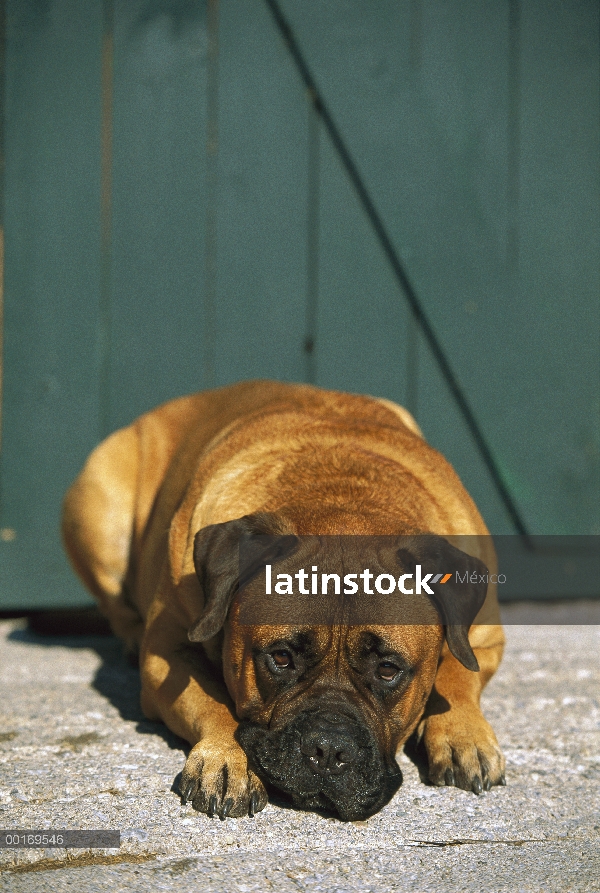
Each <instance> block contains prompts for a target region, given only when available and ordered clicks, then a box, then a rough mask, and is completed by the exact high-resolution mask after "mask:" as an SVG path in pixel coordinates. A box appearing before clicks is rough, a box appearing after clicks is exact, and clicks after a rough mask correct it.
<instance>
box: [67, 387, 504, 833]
mask: <svg viewBox="0 0 600 893" xmlns="http://www.w3.org/2000/svg"><path fill="white" fill-rule="evenodd" d="M63 535H64V541H65V544H66V548H67V551H68V554H69V556H70V558H71V561H72V563H73V565H74V567H75V569H76V571H77V572H78V574H79V575H80V577H81V578H82V580H83V582H84V583H85V585H86V586H87V587H88V588H89V589H90V591H91V592H92V593H93V594H94V595H95V596H96V598H97V599H98V601H99V604H100V608H101V610H102V611H103V612H104V613H105V614H106V616H107V617H108V619H109V620H110V622H111V625H112V627H113V629H114V631H115V633H117V634H118V635H119V636H121V637H122V638H123V640H124V641H125V644H126V647H127V648H128V650H129V651H131V652H133V653H135V654H137V655H139V661H140V670H141V676H142V708H143V710H144V712H145V714H146V715H147V716H148V717H149V718H151V719H162V720H163V721H164V722H165V723H166V724H167V725H168V726H169V728H170V729H171V730H172V731H173V732H175V733H176V734H178V735H180V736H181V737H182V738H184V739H186V740H187V741H189V743H190V745H191V750H190V753H189V756H188V758H187V761H186V764H185V767H184V770H183V774H182V782H181V794H182V797H183V798H184V799H185V800H191V801H192V804H193V806H194V807H195V808H196V809H198V810H200V811H202V812H206V813H208V814H209V815H213V814H218V815H220V816H221V817H223V818H224V817H226V816H232V817H233V816H242V815H248V814H251V815H252V814H254V813H255V812H257V811H258V810H260V809H262V808H263V807H264V806H265V804H266V803H267V789H268V788H271V789H276V790H278V791H281V792H284V794H286V795H287V796H289V797H291V799H292V801H293V803H294V805H295V806H297V807H298V808H303V809H323V810H327V811H329V812H333V813H336V814H337V815H338V816H339V817H340V818H342V819H344V820H354V819H361V818H365V817H367V816H369V815H372V814H373V813H374V812H376V811H377V810H378V809H381V807H382V806H384V805H385V803H387V802H388V800H389V799H390V797H391V796H393V794H394V793H395V791H396V790H397V789H398V787H399V785H400V783H401V779H402V777H401V774H400V770H399V768H398V765H397V763H396V760H395V755H396V753H397V751H398V748H399V747H401V746H402V744H403V743H404V742H405V741H406V740H407V738H408V737H409V736H410V735H411V734H412V733H413V732H416V734H417V737H418V739H419V740H420V741H421V742H422V745H423V747H424V749H425V751H426V753H427V758H428V761H429V779H430V781H431V782H432V783H433V784H436V785H457V786H458V787H461V788H464V789H466V790H471V791H473V792H474V793H481V791H482V790H487V789H489V788H490V787H491V786H492V785H495V784H503V783H504V759H503V757H502V754H501V752H500V750H499V747H498V743H497V741H496V738H495V736H494V733H493V731H492V729H491V727H490V726H489V724H488V723H487V722H486V720H485V719H484V717H483V715H482V713H481V710H480V707H479V697H480V694H481V691H482V689H483V686H484V685H485V684H486V682H487V681H488V680H489V679H490V677H491V676H492V675H493V673H494V672H495V670H496V668H497V666H498V663H499V661H500V658H501V655H502V648H503V642H504V639H503V634H502V629H501V627H500V625H499V612H498V605H497V598H496V591H495V585H494V584H492V583H488V581H489V580H491V579H494V574H495V573H496V572H497V568H496V557H495V554H494V550H493V545H492V542H491V538H490V537H489V535H488V531H487V530H486V527H485V525H484V523H483V521H482V519H481V517H480V515H479V513H478V511H477V509H476V507H475V505H474V504H473V502H472V500H471V499H470V497H469V496H468V494H467V493H466V491H465V489H464V488H463V486H462V484H461V482H460V480H459V479H458V477H457V475H456V474H455V472H454V471H453V470H452V468H451V467H450V466H449V464H448V463H447V462H446V461H445V460H444V459H443V457H442V456H441V455H440V454H439V453H438V452H436V451H435V450H434V449H432V448H431V447H430V446H428V445H427V444H426V443H425V441H424V440H423V437H422V435H421V433H420V431H419V429H418V427H417V425H416V423H415V422H414V420H413V419H412V417H411V416H410V415H409V413H407V412H406V410H404V409H402V408H401V407H399V406H396V405H395V404H393V403H390V402H389V401H386V400H377V399H374V398H371V397H361V396H354V395H349V394H341V393H337V392H333V391H323V390H320V389H318V388H313V387H308V386H304V385H286V384H280V383H276V382H264V381H258V382H244V383H242V384H239V385H235V386H232V387H228V388H223V389H220V390H215V391H209V392H205V393H202V394H197V395H194V396H190V397H183V398H181V399H179V400H174V401H172V402H170V403H167V404H165V405H163V406H161V407H159V408H158V409H155V410H153V411H152V412H149V413H147V414H146V415H144V416H141V417H140V418H139V419H137V420H136V421H135V422H134V423H133V424H132V425H130V426H129V427H128V428H124V429H122V430H121V431H117V432H116V433H115V434H113V435H112V436H111V437H109V438H108V439H107V440H105V441H104V442H103V443H101V444H100V446H99V447H97V449H96V450H94V452H93V453H92V454H91V456H90V457H89V459H88V461H87V462H86V464H85V466H84V468H83V470H82V472H81V474H80V475H79V477H78V478H77V479H76V481H75V482H74V484H73V485H72V487H71V488H70V490H69V492H68V493H67V496H66V498H65V504H64V514H63ZM242 554H243V555H245V556H246V557H245V559H244V560H242V558H241V557H240V556H241V555H242ZM459 581H464V582H462V583H461V582H459Z"/></svg>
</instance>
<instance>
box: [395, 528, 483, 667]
mask: <svg viewBox="0 0 600 893" xmlns="http://www.w3.org/2000/svg"><path fill="white" fill-rule="evenodd" d="M405 539H406V543H404V542H403V545H402V547H401V548H400V549H399V550H398V557H399V558H400V560H401V561H402V563H403V565H404V566H406V565H410V566H411V569H412V568H413V567H414V564H415V563H419V564H421V565H422V567H423V575H424V576H425V574H426V573H430V572H431V571H434V574H433V576H434V577H435V576H437V575H438V574H440V573H441V575H443V576H442V579H443V578H444V576H448V574H451V575H452V576H451V577H450V578H449V579H448V581H447V582H446V583H440V581H439V580H438V582H437V583H433V582H432V581H431V580H430V581H429V583H428V585H429V587H430V589H432V590H433V595H428V598H430V599H431V601H432V602H433V604H434V605H435V607H436V609H437V611H438V613H439V614H440V616H441V618H442V623H443V624H444V628H445V634H446V641H447V643H448V648H449V649H450V651H451V652H452V654H453V655H454V657H455V658H456V659H457V660H459V661H460V662H461V664H462V665H463V666H465V667H466V668H467V669H468V670H473V672H475V673H476V672H478V670H479V664H478V663H477V658H476V657H475V655H474V653H473V649H472V648H471V645H470V643H469V628H470V626H471V624H472V623H473V621H474V620H475V617H476V616H477V614H478V613H479V610H480V608H481V606H482V605H483V603H484V601H485V597H486V595H487V588H488V584H487V579H488V569H487V567H486V566H485V564H484V563H483V561H480V560H479V558H473V557H472V556H471V555H467V553H466V552H462V551H461V550H460V549H457V548H455V547H454V546H452V545H451V544H450V543H449V542H448V540H446V539H444V538H443V537H441V536H436V535H434V534H425V535H423V536H415V537H410V538H409V537H406V538H405ZM415 558H416V561H415Z"/></svg>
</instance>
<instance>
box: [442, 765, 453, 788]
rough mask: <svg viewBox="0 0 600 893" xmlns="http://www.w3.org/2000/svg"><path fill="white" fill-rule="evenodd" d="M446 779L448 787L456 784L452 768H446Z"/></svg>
mask: <svg viewBox="0 0 600 893" xmlns="http://www.w3.org/2000/svg"><path fill="white" fill-rule="evenodd" d="M444 781H445V782H446V784H447V785H448V787H452V785H453V784H454V772H453V771H452V769H446V774H445V775H444Z"/></svg>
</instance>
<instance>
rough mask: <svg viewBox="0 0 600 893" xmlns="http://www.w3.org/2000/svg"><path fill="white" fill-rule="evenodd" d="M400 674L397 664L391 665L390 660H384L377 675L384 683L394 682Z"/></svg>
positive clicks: (378, 668)
mask: <svg viewBox="0 0 600 893" xmlns="http://www.w3.org/2000/svg"><path fill="white" fill-rule="evenodd" d="M399 672H400V669H399V668H398V667H397V666H396V664H393V663H391V661H389V660H382V661H381V663H380V664H379V666H378V667H377V675H378V676H379V678H380V679H383V681H384V682H392V681H393V680H394V679H395V678H396V676H397V675H398V673H399Z"/></svg>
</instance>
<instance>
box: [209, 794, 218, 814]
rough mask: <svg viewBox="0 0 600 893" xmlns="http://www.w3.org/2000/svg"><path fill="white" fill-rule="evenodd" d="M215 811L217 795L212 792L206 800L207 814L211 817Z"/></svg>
mask: <svg viewBox="0 0 600 893" xmlns="http://www.w3.org/2000/svg"><path fill="white" fill-rule="evenodd" d="M216 811H217V797H216V794H213V795H212V797H211V798H210V800H209V801H208V815H209V816H210V817H211V818H212V817H213V816H214V814H215V813H216Z"/></svg>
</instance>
